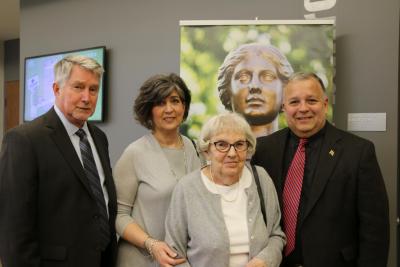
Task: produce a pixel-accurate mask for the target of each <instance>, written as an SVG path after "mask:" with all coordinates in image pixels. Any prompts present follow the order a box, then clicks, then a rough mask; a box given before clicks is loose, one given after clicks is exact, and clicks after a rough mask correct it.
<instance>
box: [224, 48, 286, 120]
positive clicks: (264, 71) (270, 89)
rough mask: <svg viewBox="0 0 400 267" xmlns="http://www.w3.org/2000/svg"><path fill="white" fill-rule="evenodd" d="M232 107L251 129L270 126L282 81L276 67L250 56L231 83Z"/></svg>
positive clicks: (262, 59)
mask: <svg viewBox="0 0 400 267" xmlns="http://www.w3.org/2000/svg"><path fill="white" fill-rule="evenodd" d="M231 90H232V104H233V108H234V110H235V111H236V112H238V113H241V114H243V115H244V116H245V118H246V119H247V121H248V122H249V123H250V125H263V124H269V123H271V122H272V121H273V120H274V119H275V118H276V116H277V115H278V113H279V111H280V109H281V105H282V81H281V80H280V79H279V77H278V73H277V70H276V68H275V66H274V65H273V64H272V63H271V62H270V61H269V60H268V59H266V58H263V57H262V56H260V55H257V54H254V53H251V52H250V53H249V54H248V55H247V57H246V58H245V59H244V60H243V61H242V62H240V63H239V64H238V65H237V66H236V68H235V70H234V72H233V75H232V80H231Z"/></svg>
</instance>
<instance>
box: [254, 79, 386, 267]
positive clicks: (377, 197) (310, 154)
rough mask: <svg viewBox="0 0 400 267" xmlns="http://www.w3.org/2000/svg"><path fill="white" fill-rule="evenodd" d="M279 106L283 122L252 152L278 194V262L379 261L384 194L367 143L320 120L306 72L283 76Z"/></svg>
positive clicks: (317, 91)
mask: <svg viewBox="0 0 400 267" xmlns="http://www.w3.org/2000/svg"><path fill="white" fill-rule="evenodd" d="M282 107H283V111H284V113H285V116H286V121H287V124H288V126H289V127H288V128H285V129H282V130H280V131H278V132H276V133H274V134H272V135H269V136H266V137H261V138H259V140H257V142H258V143H257V149H256V154H255V155H254V157H253V159H252V162H253V163H254V164H257V165H260V166H263V167H264V168H265V169H266V170H267V172H268V173H269V175H270V176H271V177H272V179H273V181H274V183H275V186H276V189H277V192H278V195H279V198H280V204H281V209H282V215H283V218H282V224H283V227H284V230H285V233H286V235H287V239H288V240H287V245H286V247H285V250H284V259H283V261H282V264H281V266H285V267H294V266H306V267H329V266H332V267H341V266H343V267H344V266H362V267H366V266H367V267H368V266H371V267H372V266H381V267H384V266H386V264H387V256H388V246H389V220H388V200H387V195H386V189H385V185H384V182H383V178H382V174H381V171H380V168H379V166H378V162H377V159H376V155H375V150H374V145H373V144H372V143H371V142H370V141H368V140H365V139H362V138H360V137H357V136H355V135H353V134H350V133H347V132H345V131H342V130H339V129H337V128H335V127H334V126H332V125H331V124H330V123H329V122H327V121H326V112H327V109H328V98H327V96H326V95H325V89H324V85H323V83H322V81H321V80H320V79H319V78H318V76H317V75H315V74H313V73H297V74H294V75H293V76H292V77H291V78H290V79H289V82H288V84H287V85H286V87H285V88H284V100H283V105H282ZM302 144H305V148H304V147H303V145H302ZM304 158H305V160H304ZM296 195H298V197H296ZM292 229H293V230H292ZM291 239H292V241H293V242H291Z"/></svg>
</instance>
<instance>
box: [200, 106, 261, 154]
mask: <svg viewBox="0 0 400 267" xmlns="http://www.w3.org/2000/svg"><path fill="white" fill-rule="evenodd" d="M228 132H235V133H238V132H239V133H243V134H244V135H245V136H246V140H247V141H248V142H249V149H248V150H247V156H252V155H253V154H254V152H255V150H256V137H255V136H254V134H253V132H252V131H251V128H250V125H249V124H248V123H247V121H246V120H245V119H244V118H243V117H242V116H241V115H240V114H238V113H233V112H229V113H223V114H219V115H215V116H213V117H211V118H210V119H209V120H208V121H207V122H206V123H205V124H204V125H203V127H202V128H201V132H200V136H199V139H198V141H197V142H198V146H199V150H200V152H205V151H207V150H208V147H209V145H210V140H211V138H212V137H213V136H215V135H217V134H221V133H228Z"/></svg>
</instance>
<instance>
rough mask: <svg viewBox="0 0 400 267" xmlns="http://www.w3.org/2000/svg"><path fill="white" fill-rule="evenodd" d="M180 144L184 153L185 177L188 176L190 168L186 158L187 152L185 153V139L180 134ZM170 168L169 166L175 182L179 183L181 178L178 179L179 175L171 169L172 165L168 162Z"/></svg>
mask: <svg viewBox="0 0 400 267" xmlns="http://www.w3.org/2000/svg"><path fill="white" fill-rule="evenodd" d="M179 142H180V144H181V147H182V151H183V163H184V164H185V174H184V175H186V174H187V173H188V166H187V158H186V151H185V143H184V142H183V138H182V136H181V135H180V134H179ZM167 161H168V159H167ZM168 166H169V169H170V171H171V173H172V175H174V177H175V180H177V181H178V180H179V177H178V175H176V173H175V171H174V170H173V169H172V168H171V164H170V163H169V161H168Z"/></svg>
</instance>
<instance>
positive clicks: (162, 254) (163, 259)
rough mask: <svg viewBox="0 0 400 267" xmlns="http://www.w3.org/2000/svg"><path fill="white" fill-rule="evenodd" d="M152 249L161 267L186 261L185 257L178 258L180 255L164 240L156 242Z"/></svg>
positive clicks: (169, 266)
mask: <svg viewBox="0 0 400 267" xmlns="http://www.w3.org/2000/svg"><path fill="white" fill-rule="evenodd" d="M152 251H153V257H154V259H155V260H156V261H158V263H159V264H160V266H161V267H171V266H175V265H178V264H181V263H184V262H185V261H186V259H185V258H176V257H177V256H179V255H178V254H177V253H176V252H175V251H174V250H172V249H171V248H170V247H169V246H168V245H167V244H166V243H165V242H162V241H157V242H156V243H154V245H153V247H152Z"/></svg>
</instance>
